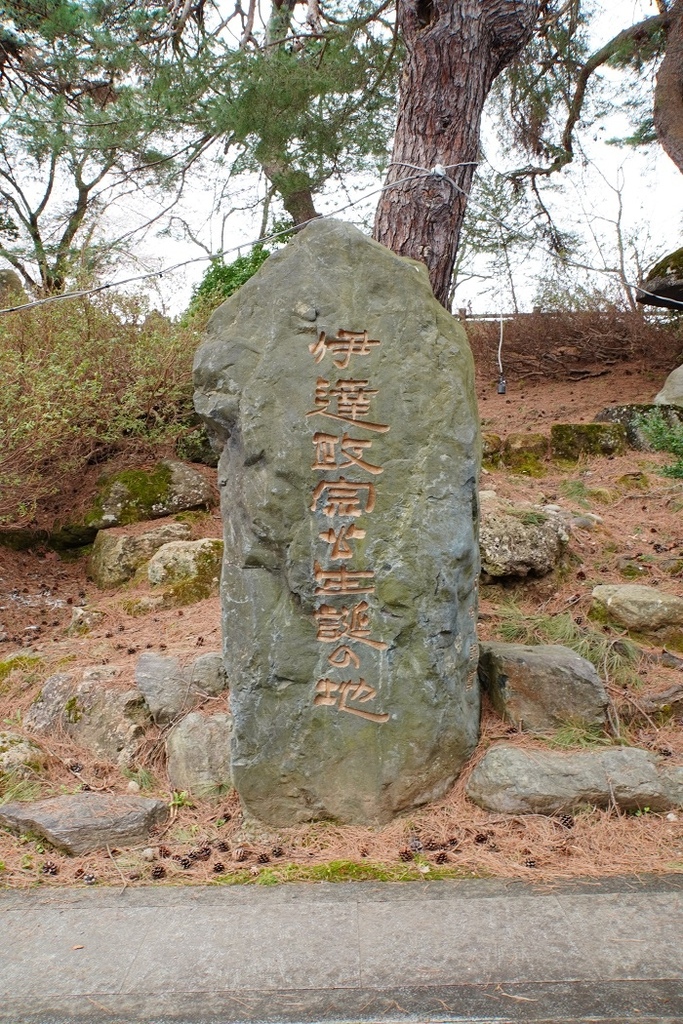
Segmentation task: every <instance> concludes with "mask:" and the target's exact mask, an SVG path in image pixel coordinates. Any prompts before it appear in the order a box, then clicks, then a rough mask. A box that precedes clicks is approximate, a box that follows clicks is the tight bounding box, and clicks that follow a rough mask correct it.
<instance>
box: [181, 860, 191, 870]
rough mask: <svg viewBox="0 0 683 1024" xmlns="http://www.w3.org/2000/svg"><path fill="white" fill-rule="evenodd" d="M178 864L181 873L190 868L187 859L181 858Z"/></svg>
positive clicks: (189, 862)
mask: <svg viewBox="0 0 683 1024" xmlns="http://www.w3.org/2000/svg"><path fill="white" fill-rule="evenodd" d="M178 863H179V864H180V866H181V868H182V869H183V871H189V870H190V868H191V867H192V861H191V860H190V858H189V857H181V858H180V860H179V861H178Z"/></svg>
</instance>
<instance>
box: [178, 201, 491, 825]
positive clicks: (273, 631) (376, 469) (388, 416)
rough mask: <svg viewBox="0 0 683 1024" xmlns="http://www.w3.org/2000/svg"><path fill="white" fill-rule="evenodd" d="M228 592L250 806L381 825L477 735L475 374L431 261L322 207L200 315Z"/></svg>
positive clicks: (440, 777) (439, 787) (238, 728)
mask: <svg viewBox="0 0 683 1024" xmlns="http://www.w3.org/2000/svg"><path fill="white" fill-rule="evenodd" d="M207 330H208V337H207V340H206V341H205V343H204V344H203V345H202V347H201V348H200V350H199V352H198V353H197V356H196V359H195V370H194V374H195V385H196V392H195V406H196V408H197V411H198V412H199V413H201V414H202V416H203V417H204V419H205V421H206V422H207V426H208V428H209V430H210V431H211V433H212V434H213V436H214V439H215V440H216V441H219V442H220V443H221V445H222V447H223V454H222V456H221V460H220V463H219V469H218V482H219V488H220V490H221V501H222V509H223V520H224V525H225V557H224V562H223V575H222V583H221V592H222V614H223V627H224V629H223V633H224V636H225V644H226V654H225V656H226V666H227V669H228V674H229V677H230V681H231V709H232V713H233V717H234V738H233V779H234V782H235V786H236V787H237V789H238V790H239V793H240V796H241V798H242V801H243V803H244V805H245V807H246V809H247V811H248V812H249V813H250V814H252V815H254V816H255V817H257V818H260V819H262V820H264V821H267V822H270V823H273V824H277V825H280V824H282V825H285V824H291V823H294V822H297V821H301V820H310V819H315V818H321V817H332V818H335V819H337V820H338V821H342V822H355V823H376V822H385V821H387V820H389V819H390V818H391V817H392V816H393V815H395V814H397V813H398V812H399V811H402V810H406V809H408V808H411V807H415V806H418V805H420V804H423V803H425V802H426V801H428V800H430V799H433V798H437V797H438V796H440V795H442V794H443V793H444V792H445V791H446V790H447V789H448V787H449V786H450V785H451V783H452V782H453V780H454V779H455V778H456V776H457V775H458V773H459V772H460V769H461V768H462V766H463V764H464V763H465V762H466V760H467V758H468V756H469V754H470V753H471V751H472V749H473V748H474V746H475V744H476V740H477V735H478V720H479V692H478V689H479V688H478V686H477V681H476V650H477V648H476V636H475V622H476V586H477V577H478V574H479V559H478V549H477V543H476V520H477V466H478V462H479V458H480V445H479V437H478V427H479V422H478V415H477V410H476V402H475V394H474V381H473V364H472V357H471V353H470V351H469V346H468V344H467V339H466V336H465V333H464V331H463V329H462V327H461V326H460V325H459V324H458V323H457V322H456V321H455V320H454V318H453V317H451V316H450V315H449V314H448V313H447V312H446V311H445V310H444V309H443V308H442V307H441V306H440V305H439V304H438V303H437V302H436V301H435V299H434V297H433V295H432V292H431V288H430V286H429V281H428V278H427V274H426V270H425V268H424V267H423V266H421V265H418V264H416V263H414V262H412V261H408V260H404V259H401V258H399V257H397V256H396V255H394V254H393V253H391V252H390V251H389V250H387V249H385V248H383V247H382V246H380V245H378V244H377V243H375V242H372V241H371V240H370V239H368V238H367V237H365V236H364V235H363V234H362V233H361V232H360V231H358V230H357V229H356V228H354V227H352V226H351V225H349V224H343V223H339V222H335V221H332V220H326V219H322V218H321V219H317V220H316V221H314V222H313V223H312V224H310V225H309V226H308V227H307V228H305V229H304V230H303V231H301V232H299V233H298V234H297V235H296V236H295V238H294V239H293V240H292V241H291V242H290V243H289V244H288V245H287V246H286V247H285V248H284V249H281V250H280V251H279V252H277V253H275V254H273V255H271V256H269V258H268V259H267V260H266V262H265V263H264V265H263V266H262V267H261V269H260V270H259V271H258V273H257V274H256V275H254V277H252V278H251V280H249V281H248V282H247V283H246V284H244V285H243V286H242V287H241V288H240V289H239V291H238V292H236V293H235V295H233V296H232V297H231V298H229V299H228V300H227V302H225V303H224V304H223V305H222V306H221V307H219V309H218V310H216V312H215V313H214V314H213V316H212V318H211V320H210V321H209V325H208V329H207Z"/></svg>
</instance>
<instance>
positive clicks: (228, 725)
mask: <svg viewBox="0 0 683 1024" xmlns="http://www.w3.org/2000/svg"><path fill="white" fill-rule="evenodd" d="M231 737H232V718H231V717H230V715H210V716H204V715H200V714H199V713H198V712H196V711H195V712H191V713H190V714H189V715H186V716H185V718H183V719H182V720H181V721H180V722H178V724H177V725H175V726H174V727H173V729H171V731H170V733H169V734H168V737H167V739H166V755H167V759H168V777H169V779H170V781H171V785H172V786H173V788H174V789H176V790H180V791H181V792H182V791H185V792H187V793H190V794H192V796H198V797H203V798H205V799H206V798H210V797H219V796H222V795H224V794H225V793H226V792H227V791H228V790H229V789H231V788H232V776H231V770H230V740H231Z"/></svg>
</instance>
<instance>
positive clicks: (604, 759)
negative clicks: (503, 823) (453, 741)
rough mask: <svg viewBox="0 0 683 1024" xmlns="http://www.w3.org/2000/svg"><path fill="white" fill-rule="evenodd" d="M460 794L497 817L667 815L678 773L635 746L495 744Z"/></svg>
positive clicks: (680, 783)
mask: <svg viewBox="0 0 683 1024" xmlns="http://www.w3.org/2000/svg"><path fill="white" fill-rule="evenodd" d="M466 792H467V796H468V797H469V798H470V800H473V801H474V803H476V804H478V805H479V806H480V807H483V808H484V809H485V810H487V811H493V812H495V813H497V814H557V813H560V812H564V813H568V812H570V811H573V810H577V809H579V808H580V807H582V806H584V805H586V804H588V805H593V806H597V807H609V806H610V805H611V804H614V805H616V806H617V807H619V808H620V809H621V810H625V811H635V810H642V809H643V808H645V807H649V808H650V810H652V811H668V810H670V809H671V808H672V806H673V807H678V806H680V805H681V804H683V768H679V769H673V770H667V771H664V770H660V769H659V764H658V761H657V758H656V757H655V756H654V755H653V754H650V753H649V752H647V751H645V750H639V749H638V748H636V747H616V748H613V749H603V750H581V751H574V752H571V753H558V752H555V751H552V752H551V751H542V750H522V749H520V748H519V747H515V746H507V745H505V744H498V745H497V746H495V747H492V748H491V749H490V750H488V751H487V752H486V754H485V755H484V757H483V758H482V760H481V761H480V762H479V764H478V765H477V767H476V768H475V769H474V771H473V772H472V775H471V776H470V778H469V781H468V783H467V789H466Z"/></svg>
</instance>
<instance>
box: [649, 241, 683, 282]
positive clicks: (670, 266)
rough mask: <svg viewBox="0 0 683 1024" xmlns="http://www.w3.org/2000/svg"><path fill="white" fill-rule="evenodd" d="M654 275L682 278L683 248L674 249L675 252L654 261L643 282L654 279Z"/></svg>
mask: <svg viewBox="0 0 683 1024" xmlns="http://www.w3.org/2000/svg"><path fill="white" fill-rule="evenodd" d="M656 277H675V278H677V279H680V278H683V248H682V249H676V250H675V252H671V253H669V255H668V256H665V257H664V259H661V260H660V261H659V263H655V265H654V267H652V268H651V269H650V270H649V272H648V275H647V280H646V282H645V283H646V284H647V282H648V281H651V280H654V278H656Z"/></svg>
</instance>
